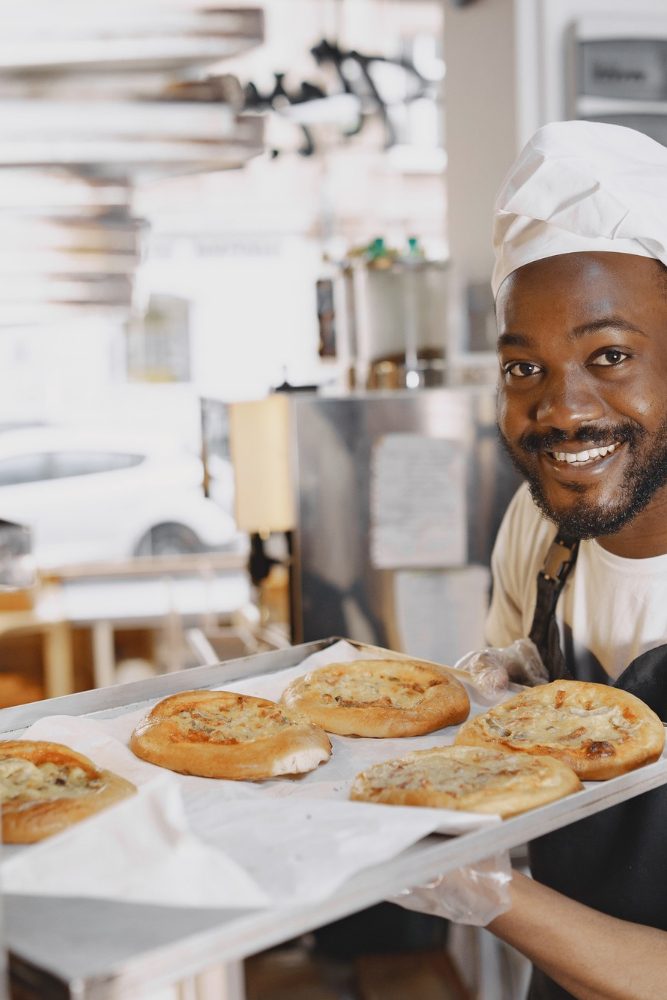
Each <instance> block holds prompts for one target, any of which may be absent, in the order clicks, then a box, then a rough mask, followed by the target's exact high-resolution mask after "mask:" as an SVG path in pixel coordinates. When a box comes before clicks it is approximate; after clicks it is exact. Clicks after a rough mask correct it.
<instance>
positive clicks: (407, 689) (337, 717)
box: [281, 659, 470, 736]
mask: <svg viewBox="0 0 667 1000" xmlns="http://www.w3.org/2000/svg"><path fill="white" fill-rule="evenodd" d="M281 701H282V703H283V704H284V705H287V706H288V707H290V708H294V709H297V710H298V711H299V712H303V714H304V715H306V716H308V718H309V719H311V720H312V722H314V723H316V724H317V725H318V726H321V727H322V729H326V731H327V732H329V733H337V734H338V735H339V736H420V735H421V734H422V733H431V732H433V730H434V729H440V728H441V727H442V726H454V725H457V724H458V723H459V722H463V720H464V719H467V717H468V712H469V711H470V701H469V700H468V695H467V694H466V690H465V688H464V687H463V685H462V684H461V683H460V682H459V681H457V679H456V678H455V677H454V676H453V674H451V673H449V672H448V671H447V670H446V669H445V668H444V667H437V666H435V665H432V664H430V663H421V662H419V661H417V660H392V659H387V660H353V661H352V662H351V663H330V664H329V665H328V666H326V667H320V668H319V669H318V670H312V671H311V672H310V673H308V674H305V675H304V676H303V677H298V678H297V679H296V680H294V681H292V683H291V684H290V685H289V686H288V687H287V688H286V689H285V691H284V692H283V695H282V698H281Z"/></svg>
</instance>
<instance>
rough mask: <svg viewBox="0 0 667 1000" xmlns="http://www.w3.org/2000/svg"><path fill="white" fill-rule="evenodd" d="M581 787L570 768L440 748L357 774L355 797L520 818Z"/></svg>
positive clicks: (496, 752) (493, 753) (545, 761)
mask: <svg viewBox="0 0 667 1000" xmlns="http://www.w3.org/2000/svg"><path fill="white" fill-rule="evenodd" d="M581 787H582V784H581V782H580V781H579V778H578V777H577V776H576V774H575V773H574V771H573V770H572V769H571V768H569V767H568V766H567V765H566V764H562V763H561V762H560V761H559V760H555V759H554V758H553V757H528V756H526V755H525V754H518V753H503V752H502V751H500V750H489V749H487V748H486V747H456V746H455V747H435V748H433V749H432V750H416V751H415V752H414V753H410V754H408V755H407V756H406V757H402V758H401V759H400V760H387V761H383V762H382V763H381V764H375V765H374V766H373V767H371V768H369V769H368V770H367V771H363V772H362V773H361V774H358V775H357V777H356V778H355V780H354V784H353V786H352V791H351V792H350V798H352V799H355V800H356V801H361V802H379V803H384V804H385V805H398V806H428V807H430V808H432V809H462V810H465V811H466V812H477V813H494V814H496V815H498V816H502V817H508V816H516V815H517V814H518V813H522V812H526V810H528V809H535V808H537V806H543V805H546V804H547V803H548V802H553V801H555V800H556V799H561V798H563V796H565V795H569V794H570V793H571V792H576V791H578V790H579V789H580V788H581Z"/></svg>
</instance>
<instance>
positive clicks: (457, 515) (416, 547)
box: [370, 434, 468, 569]
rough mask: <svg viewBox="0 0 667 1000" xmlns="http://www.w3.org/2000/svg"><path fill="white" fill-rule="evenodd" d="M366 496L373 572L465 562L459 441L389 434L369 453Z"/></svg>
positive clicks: (462, 465) (462, 468) (463, 479)
mask: <svg viewBox="0 0 667 1000" xmlns="http://www.w3.org/2000/svg"><path fill="white" fill-rule="evenodd" d="M370 494H371V495H370V550H371V561H372V563H373V565H374V566H375V567H376V569H401V568H428V567H444V566H461V565H463V564H464V563H465V561H466V556H467V548H468V546H467V536H466V474H465V455H464V447H463V443H462V442H461V441H452V440H449V439H445V438H430V437H429V438H427V437H423V436H422V435H420V434H387V435H386V436H385V437H383V438H381V439H380V440H379V441H378V442H377V444H376V445H375V447H374V448H373V452H372V454H371V477H370Z"/></svg>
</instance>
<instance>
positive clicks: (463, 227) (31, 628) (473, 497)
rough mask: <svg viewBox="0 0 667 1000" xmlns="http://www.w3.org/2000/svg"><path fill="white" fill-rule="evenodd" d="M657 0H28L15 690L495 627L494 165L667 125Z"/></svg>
mask: <svg viewBox="0 0 667 1000" xmlns="http://www.w3.org/2000/svg"><path fill="white" fill-rule="evenodd" d="M665 52H667V10H665V5H664V2H662V0H637V3H635V4H634V5H633V9H632V12H630V11H629V10H628V5H627V3H625V2H623V0H576V2H575V0H471V2H464V0H459V2H454V0H265V2H263V3H257V2H255V3H250V2H245V0H235V2H232V3H230V4H229V5H228V6H224V5H214V4H204V3H203V2H199V0H132V2H130V0H117V2H115V3H114V4H113V5H102V4H99V3H90V2H88V3H84V2H81V0H57V2H56V0H21V2H19V0H6V2H5V3H4V4H3V6H2V33H1V37H0V233H1V234H2V235H3V237H4V238H3V240H2V242H1V243H0V519H2V522H3V523H2V524H0V556H1V565H0V579H1V582H2V589H1V590H0V704H12V703H15V702H17V701H18V702H20V701H27V700H31V699H33V698H36V697H40V696H43V695H44V694H46V695H49V696H50V695H56V694H62V693H66V692H68V691H71V690H80V689H83V688H87V687H91V686H102V685H106V684H110V683H115V682H117V681H120V680H128V679H135V678H138V677H142V676H145V675H147V674H150V673H153V672H156V671H165V670H175V669H182V668H184V667H188V666H192V665H195V664H198V663H204V662H216V661H217V660H219V659H223V658H228V657H230V656H238V655H242V654H244V653H246V652H255V651H257V650H261V649H269V648H275V647H277V646H280V645H285V644H288V643H291V642H299V641H303V640H311V639H317V638H321V637H324V636H328V635H334V634H339V635H346V636H349V637H351V638H354V639H359V640H362V641H366V642H373V643H376V644H378V645H381V646H389V647H391V648H395V649H400V650H405V651H407V652H410V653H413V654H415V655H420V656H424V657H429V658H431V659H434V660H437V661H440V662H446V663H453V662H455V660H456V659H457V658H458V657H460V656H461V655H463V654H464V653H465V652H466V651H467V650H469V649H470V648H473V647H475V646H478V645H479V644H480V643H482V642H483V632H482V627H483V618H484V612H485V609H486V604H487V601H488V590H489V570H488V565H489V558H490V552H491V548H492V545H493V540H494V537H495V532H496V530H497V527H498V524H499V521H500V518H501V517H502V513H503V511H504V509H505V506H506V504H507V502H508V500H509V498H510V496H511V495H512V492H513V490H514V489H515V487H516V479H515V476H514V473H513V472H512V470H511V469H510V468H509V466H508V463H507V461H506V459H505V457H504V455H503V454H502V453H501V451H500V449H499V446H498V444H497V440H496V432H495V420H494V382H495V359H494V354H493V340H494V322H493V307H492V300H491V295H490V291H489V276H490V271H491V265H492V255H491V248H490V218H491V206H492V201H493V196H494V192H495V190H496V189H497V187H498V185H499V183H500V181H501V179H502V176H503V174H504V172H505V170H506V169H507V167H508V166H509V164H510V162H511V160H512V159H513V157H514V155H515V154H516V152H517V151H518V149H519V148H520V147H521V145H522V144H523V143H524V142H525V141H526V139H527V138H528V137H529V135H530V134H531V133H532V131H533V130H534V129H535V128H536V127H538V126H539V125H540V124H543V123H544V122H546V121H549V120H553V119H559V118H567V117H585V118H594V119H599V120H605V121H616V122H622V123H627V124H631V125H634V126H635V127H638V128H640V129H643V130H645V131H647V132H648V133H649V134H651V135H653V136H655V137H656V138H657V139H658V140H660V141H663V140H664V141H667V124H666V122H667V70H666V69H665V66H667V60H666V59H665Z"/></svg>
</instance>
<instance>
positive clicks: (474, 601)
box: [290, 387, 518, 662]
mask: <svg viewBox="0 0 667 1000" xmlns="http://www.w3.org/2000/svg"><path fill="white" fill-rule="evenodd" d="M290 408H291V421H290V423H291V434H292V440H293V448H294V455H295V462H294V470H295V471H294V478H295V488H296V530H295V533H294V546H293V548H294V552H293V573H292V578H293V585H292V590H293V602H294V621H295V633H296V634H295V636H294V638H295V640H296V641H311V640H314V639H318V638H322V637H323V636H326V635H332V634H338V635H344V636H350V637H351V638H354V639H356V640H358V641H361V642H371V643H376V644H378V645H381V646H385V647H389V648H392V649H396V650H401V651H404V652H408V653H411V654H413V655H415V656H423V657H426V658H430V659H434V660H438V661H444V662H453V661H454V660H455V659H458V657H460V656H461V655H463V653H465V652H466V651H468V650H469V649H471V648H474V647H476V646H479V644H480V643H482V641H483V621H484V615H485V612H486V607H487V603H488V595H489V585H490V572H489V568H488V567H489V562H490V555H491V550H492V547H493V542H494V539H495V535H496V532H497V529H498V526H499V523H500V520H501V518H502V515H503V513H504V510H505V508H506V506H507V504H508V502H509V500H510V498H511V496H512V494H513V493H514V491H515V489H516V488H517V485H518V476H517V474H516V473H515V472H514V470H513V468H512V466H511V464H510V462H509V459H508V458H507V457H506V456H505V454H504V452H503V450H502V448H501V446H500V444H499V441H498V438H497V432H496V427H495V391H494V389H493V388H491V387H474V388H473V387H465V388H443V389H424V390H421V391H417V392H413V391H397V392H360V393H355V394H352V395H345V396H337V397H327V396H321V395H313V394H303V395H302V394H296V395H295V396H293V397H291V399H290Z"/></svg>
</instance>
